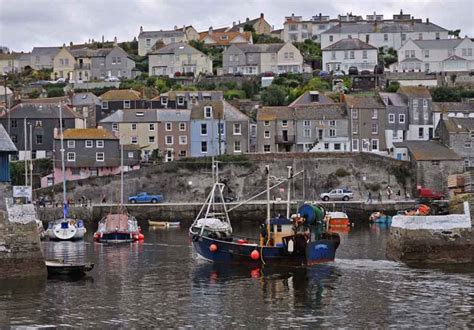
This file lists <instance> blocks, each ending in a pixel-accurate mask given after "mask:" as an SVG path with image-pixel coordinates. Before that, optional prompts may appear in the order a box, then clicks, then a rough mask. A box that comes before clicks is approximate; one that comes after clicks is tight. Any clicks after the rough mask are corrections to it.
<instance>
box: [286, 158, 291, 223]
mask: <svg viewBox="0 0 474 330" xmlns="http://www.w3.org/2000/svg"><path fill="white" fill-rule="evenodd" d="M287 168H288V182H287V184H288V185H287V189H286V190H287V192H286V193H287V198H286V218H287V219H289V218H290V203H291V180H290V179H291V171H292V167H291V166H287Z"/></svg>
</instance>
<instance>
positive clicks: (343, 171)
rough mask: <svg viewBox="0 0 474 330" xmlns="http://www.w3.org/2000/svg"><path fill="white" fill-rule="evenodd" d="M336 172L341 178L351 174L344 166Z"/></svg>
mask: <svg viewBox="0 0 474 330" xmlns="http://www.w3.org/2000/svg"><path fill="white" fill-rule="evenodd" d="M335 174H336V176H338V177H340V178H343V177H345V176H349V175H351V173H350V172H348V171H347V170H346V169H344V168H342V167H340V168H338V169H337V170H336V172H335Z"/></svg>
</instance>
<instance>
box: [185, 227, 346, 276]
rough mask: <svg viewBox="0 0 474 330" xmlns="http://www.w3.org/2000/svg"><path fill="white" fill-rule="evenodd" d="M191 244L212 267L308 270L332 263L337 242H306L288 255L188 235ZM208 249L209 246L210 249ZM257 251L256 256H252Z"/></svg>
mask: <svg viewBox="0 0 474 330" xmlns="http://www.w3.org/2000/svg"><path fill="white" fill-rule="evenodd" d="M190 235H191V239H192V244H193V246H194V249H195V250H196V252H197V254H198V255H199V256H200V257H202V258H204V259H206V260H208V261H211V262H215V263H233V264H243V265H250V266H260V265H281V266H296V267H299V266H311V265H315V264H318V263H323V262H330V261H334V259H335V255H336V249H337V247H338V246H339V236H336V235H334V236H332V235H330V234H328V237H331V238H336V237H337V239H319V240H315V241H312V242H309V243H308V244H307V245H306V248H305V250H304V251H295V252H293V253H290V252H288V251H287V249H286V248H285V247H284V246H259V245H257V244H239V243H237V242H229V241H223V240H217V239H212V238H209V237H203V236H199V235H197V234H195V233H193V232H192V231H191V232H190ZM211 245H212V246H211ZM254 251H257V252H258V253H255V252H254Z"/></svg>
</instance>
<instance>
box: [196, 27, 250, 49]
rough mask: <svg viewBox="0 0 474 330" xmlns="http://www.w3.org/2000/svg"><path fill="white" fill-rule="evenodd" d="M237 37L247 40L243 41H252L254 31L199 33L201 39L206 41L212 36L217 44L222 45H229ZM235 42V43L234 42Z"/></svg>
mask: <svg viewBox="0 0 474 330" xmlns="http://www.w3.org/2000/svg"><path fill="white" fill-rule="evenodd" d="M223 36H227V39H222V37H223ZM237 37H242V38H243V39H244V40H245V41H243V42H242V43H248V42H250V39H251V38H252V33H251V32H238V31H237V32H214V31H213V32H212V34H209V32H201V33H199V40H200V41H204V39H206V38H211V39H212V40H214V41H215V42H216V44H217V45H220V46H227V45H230V44H231V41H233V40H234V39H236V38H237ZM232 44H233V43H232Z"/></svg>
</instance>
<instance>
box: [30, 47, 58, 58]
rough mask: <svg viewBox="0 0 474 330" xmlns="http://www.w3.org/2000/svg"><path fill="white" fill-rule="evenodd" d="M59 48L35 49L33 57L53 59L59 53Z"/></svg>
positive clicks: (32, 52)
mask: <svg viewBox="0 0 474 330" xmlns="http://www.w3.org/2000/svg"><path fill="white" fill-rule="evenodd" d="M59 49H60V48H59V47H33V50H32V51H31V56H51V57H53V56H54V55H56V54H57V53H58V52H59Z"/></svg>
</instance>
